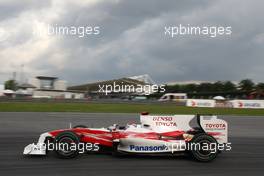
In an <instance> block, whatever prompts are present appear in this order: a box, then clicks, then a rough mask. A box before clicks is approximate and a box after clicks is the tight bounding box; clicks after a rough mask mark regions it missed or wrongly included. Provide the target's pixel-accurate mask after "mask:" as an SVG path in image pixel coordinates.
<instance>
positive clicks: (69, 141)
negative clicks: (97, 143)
mask: <svg viewBox="0 0 264 176" xmlns="http://www.w3.org/2000/svg"><path fill="white" fill-rule="evenodd" d="M79 141H80V140H79V137H78V136H77V135H76V134H75V133H73V132H71V131H65V132H61V133H59V134H58V135H57V136H56V138H55V141H54V143H55V145H56V146H58V148H56V149H55V153H56V154H57V156H58V157H59V158H63V159H70V158H75V157H77V156H78V154H79V150H78V144H79ZM73 145H75V148H74V149H75V150H72V148H71V146H73Z"/></svg>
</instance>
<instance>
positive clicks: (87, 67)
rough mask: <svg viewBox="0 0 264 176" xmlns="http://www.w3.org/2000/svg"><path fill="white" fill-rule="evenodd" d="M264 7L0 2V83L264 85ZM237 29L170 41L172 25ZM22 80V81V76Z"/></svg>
mask: <svg viewBox="0 0 264 176" xmlns="http://www.w3.org/2000/svg"><path fill="white" fill-rule="evenodd" d="M263 7H264V1H262V0H250V1H248V0H244V1H243V0H219V1H212V0H200V1H198V0H182V1H176V0H162V1H161V0H105V1H103V0H86V1H85V0H45V1H39V0H0V64H1V67H0V84H1V83H3V82H4V81H5V80H7V79H9V78H11V77H12V72H14V71H16V72H17V73H18V75H19V73H20V72H21V71H20V70H21V65H22V64H23V65H24V73H25V75H26V77H28V78H30V77H33V76H37V75H46V76H58V77H60V78H62V79H65V80H67V81H68V82H69V84H70V85H73V84H79V83H88V82H93V81H98V80H107V79H115V78H121V77H126V76H134V75H140V74H149V75H150V76H151V77H152V79H153V80H155V81H156V82H158V83H166V82H171V81H184V80H208V81H214V80H233V81H236V80H241V79H244V78H251V79H253V80H254V81H264V77H263V75H264V57H263V56H264V22H263V16H264V11H263ZM49 24H51V25H55V24H57V25H65V26H76V27H77V26H99V27H100V34H99V35H92V36H88V37H83V38H79V37H78V36H55V35H52V36H51V35H36V34H34V33H33V31H34V29H35V28H36V26H37V27H38V29H39V27H42V28H47V26H48V25H49ZM179 24H183V25H187V24H190V25H193V26H204V25H215V26H231V27H232V35H231V36H219V37H215V38H210V37H207V36H194V35H193V36H181V37H174V38H169V37H167V36H165V35H164V27H165V26H169V25H171V26H173V25H174V26H177V25H179ZM18 78H19V76H18Z"/></svg>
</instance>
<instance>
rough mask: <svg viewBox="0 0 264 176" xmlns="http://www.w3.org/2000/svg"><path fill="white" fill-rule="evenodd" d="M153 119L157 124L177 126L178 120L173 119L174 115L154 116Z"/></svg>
mask: <svg viewBox="0 0 264 176" xmlns="http://www.w3.org/2000/svg"><path fill="white" fill-rule="evenodd" d="M153 121H154V122H155V124H156V126H174V127H176V126H177V124H176V122H174V121H173V117H170V116H164V117H153Z"/></svg>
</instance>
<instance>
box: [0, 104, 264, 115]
mask: <svg viewBox="0 0 264 176" xmlns="http://www.w3.org/2000/svg"><path fill="white" fill-rule="evenodd" d="M142 111H148V112H150V113H159V114H216V115H254V116H255V115H256V116H264V109H231V108H192V107H183V106H176V105H174V104H125V103H122V104H120V103H118V104H115V103H55V102H54V103H53V102H44V103H40V102H1V103H0V112H100V113H140V112H142Z"/></svg>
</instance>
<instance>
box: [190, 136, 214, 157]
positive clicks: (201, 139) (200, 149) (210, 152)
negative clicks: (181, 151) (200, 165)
mask: <svg viewBox="0 0 264 176" xmlns="http://www.w3.org/2000/svg"><path fill="white" fill-rule="evenodd" d="M195 145H196V148H195V147H193V146H195ZM217 145H218V143H217V141H216V139H215V138H214V137H212V136H210V135H208V134H205V133H201V134H197V135H195V136H194V137H193V139H192V140H191V141H190V142H189V143H188V146H189V148H188V151H189V153H190V154H191V156H192V157H193V158H194V159H195V160H197V161H200V162H210V161H212V160H214V159H215V158H216V156H217V154H218V151H217V150H216V147H217ZM190 146H192V147H191V148H190ZM206 146H207V147H206ZM211 147H215V148H214V149H212V148H211Z"/></svg>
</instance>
